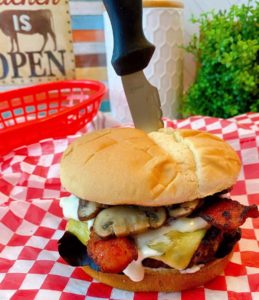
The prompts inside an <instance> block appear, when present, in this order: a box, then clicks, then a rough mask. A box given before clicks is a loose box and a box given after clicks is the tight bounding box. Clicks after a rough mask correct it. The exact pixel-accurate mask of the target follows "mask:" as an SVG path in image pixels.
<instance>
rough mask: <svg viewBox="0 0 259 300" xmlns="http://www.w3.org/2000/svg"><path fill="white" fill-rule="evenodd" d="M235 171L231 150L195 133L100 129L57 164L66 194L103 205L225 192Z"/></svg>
mask: <svg viewBox="0 0 259 300" xmlns="http://www.w3.org/2000/svg"><path fill="white" fill-rule="evenodd" d="M239 171H240V160H239V158H238V156H237V154H236V153H235V151H234V150H233V149H232V148H231V147H230V146H229V145H228V144H227V143H225V142H224V141H223V140H222V139H220V138H218V137H216V136H214V135H212V134H209V133H206V132H201V131H197V130H189V129H187V130H172V129H161V130H159V131H157V132H152V133H150V134H147V133H145V132H143V131H141V130H138V129H134V128H114V129H104V130H101V131H95V132H92V133H89V134H86V135H84V136H82V137H80V138H79V139H77V140H76V141H74V142H73V143H72V144H71V145H70V146H69V147H68V149H67V150H66V151H65V152H64V155H63V157H62V160H61V174H60V175H61V182H62V185H63V186H64V187H65V188H66V189H67V190H68V191H69V192H71V193H72V194H74V195H76V196H78V197H80V198H82V199H86V200H89V201H95V202H99V203H103V204H108V205H118V204H132V205H143V206H162V205H170V204H176V203H181V202H186V201H190V200H193V199H196V198H204V197H205V196H208V195H213V194H215V193H217V192H220V191H223V190H225V189H228V188H230V187H231V186H232V185H233V184H234V183H235V181H236V179H237V176H238V174H239Z"/></svg>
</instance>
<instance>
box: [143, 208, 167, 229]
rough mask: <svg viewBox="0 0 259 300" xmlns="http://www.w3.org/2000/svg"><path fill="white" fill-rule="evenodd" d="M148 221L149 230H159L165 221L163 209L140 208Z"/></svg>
mask: <svg viewBox="0 0 259 300" xmlns="http://www.w3.org/2000/svg"><path fill="white" fill-rule="evenodd" d="M142 209H143V211H144V212H145V213H146V216H147V217H148V219H149V224H150V228H159V227H161V226H162V225H163V224H164V223H165V221H166V217H167V216H166V209H165V208H164V207H145V208H142Z"/></svg>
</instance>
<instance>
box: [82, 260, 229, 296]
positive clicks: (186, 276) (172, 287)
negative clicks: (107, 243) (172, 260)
mask: <svg viewBox="0 0 259 300" xmlns="http://www.w3.org/2000/svg"><path fill="white" fill-rule="evenodd" d="M229 258H230V255H228V256H226V257H224V258H222V259H217V260H215V261H213V262H211V263H209V264H207V265H205V266H204V267H202V268H201V269H200V270H199V271H197V272H195V273H180V272H178V271H176V270H172V269H150V268H145V277H144V279H143V280H142V281H139V282H134V281H132V280H130V279H129V278H128V277H127V276H126V275H121V274H108V273H102V272H97V271H94V270H93V269H91V268H90V267H88V266H87V267H83V270H84V271H85V272H86V273H87V274H88V275H90V276H91V277H93V278H95V279H96V280H98V281H100V282H102V283H105V284H107V285H110V286H112V287H114V288H118V289H122V290H128V291H134V292H139V291H142V292H177V291H182V290H187V289H191V288H194V287H198V286H200V285H203V284H204V283H206V282H208V281H210V280H212V279H213V278H215V277H216V276H218V275H219V274H220V273H222V271H223V270H224V269H225V267H226V265H227V263H228V261H229Z"/></svg>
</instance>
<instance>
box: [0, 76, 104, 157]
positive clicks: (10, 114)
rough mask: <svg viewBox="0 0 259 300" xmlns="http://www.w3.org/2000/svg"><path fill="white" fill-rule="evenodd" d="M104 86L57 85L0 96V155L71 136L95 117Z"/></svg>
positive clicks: (85, 83) (91, 83)
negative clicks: (50, 138) (40, 142)
mask: <svg viewBox="0 0 259 300" xmlns="http://www.w3.org/2000/svg"><path fill="white" fill-rule="evenodd" d="M105 92H106V87H105V85H104V84H102V83H101V82H98V81H92V80H86V81H60V82H51V83H45V84H39V85H34V86H31V87H25V88H21V89H17V90H11V91H7V92H2V93H0V155H3V154H5V153H7V152H8V151H10V150H12V149H14V148H16V147H19V146H22V145H27V144H31V143H33V142H37V141H39V140H41V139H44V138H49V137H53V138H58V137H62V136H66V135H68V134H73V133H75V132H76V131H77V130H79V129H80V128H82V127H83V126H84V125H86V124H87V123H88V122H90V121H91V120H92V119H93V117H94V116H95V115H96V113H97V111H98V109H99V107H100V103H101V100H102V97H103V96H104V94H105Z"/></svg>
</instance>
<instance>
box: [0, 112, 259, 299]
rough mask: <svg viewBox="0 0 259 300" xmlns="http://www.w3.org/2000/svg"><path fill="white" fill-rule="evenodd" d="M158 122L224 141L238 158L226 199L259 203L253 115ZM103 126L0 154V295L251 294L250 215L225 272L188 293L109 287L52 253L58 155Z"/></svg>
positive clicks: (59, 229)
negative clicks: (236, 174) (237, 171)
mask: <svg viewBox="0 0 259 300" xmlns="http://www.w3.org/2000/svg"><path fill="white" fill-rule="evenodd" d="M165 124H166V126H171V127H175V128H194V129H200V130H206V131H209V132H211V133H214V134H216V135H218V136H220V137H222V138H223V139H225V140H226V141H227V142H229V143H230V144H231V145H232V146H233V148H234V149H235V150H236V151H237V153H238V154H239V155H240V157H241V159H242V162H243V169H242V171H241V174H240V176H239V179H238V181H237V183H236V185H235V187H234V189H233V190H232V192H231V194H232V198H233V199H236V200H238V201H240V202H241V203H243V204H253V203H256V204H259V158H258V149H259V114H258V113H257V114H245V115H241V116H238V117H235V118H232V119H229V120H222V119H216V118H210V117H192V118H189V119H185V120H177V121H170V120H165ZM111 126H116V123H115V122H112V120H110V119H107V116H104V115H102V114H99V115H98V116H97V118H96V119H95V121H94V122H93V123H91V124H90V125H88V126H87V128H85V129H84V130H82V131H81V132H79V133H77V134H75V135H73V136H68V137H67V138H63V139H55V140H54V139H47V140H44V141H40V142H39V143H36V144H33V145H30V146H24V147H21V148H19V149H16V150H14V151H13V152H11V153H9V154H7V155H5V156H4V157H1V158H0V300H7V299H8V300H9V299H23V300H30V299H37V300H46V299H49V300H56V299H62V300H66V299H69V300H73V299H75V300H82V299H89V300H93V299H118V300H122V299H125V300H145V299H146V300H166V299H168V300H169V299H174V300H188V299H195V300H203V299H208V300H225V299H243V300H250V299H254V300H255V299H259V251H258V240H259V220H258V219H257V220H251V219H248V220H247V221H246V223H245V224H244V225H243V226H242V232H243V237H242V239H241V241H239V243H238V245H237V246H236V247H235V252H234V255H233V257H232V259H231V262H230V263H229V264H228V266H227V268H226V270H225V272H224V273H223V274H221V275H220V276H218V277H217V278H216V279H215V280H213V281H211V282H210V283H208V284H206V285H205V286H204V287H199V288H196V289H194V290H191V291H184V292H179V293H133V292H126V291H121V290H118V289H113V288H111V287H108V286H106V285H104V284H102V283H99V282H97V281H95V280H93V279H92V278H90V277H89V276H88V275H86V274H85V273H84V272H83V271H82V270H81V268H79V267H76V268H75V267H71V266H69V265H67V264H66V263H65V262H64V261H63V259H61V258H60V256H59V254H58V251H57V241H58V239H59V238H60V237H61V236H62V235H63V232H64V228H65V224H66V221H65V220H64V219H63V217H62V212H61V209H60V207H59V199H60V197H62V196H65V195H67V194H68V193H67V192H65V191H64V190H63V189H62V188H61V186H60V180H59V161H60V157H61V155H62V152H63V151H64V150H65V148H66V147H67V145H68V144H69V143H70V142H71V141H72V140H74V139H75V138H76V137H78V136H79V135H81V134H82V132H86V131H91V130H95V129H99V128H103V127H111ZM1 142H2V143H3V142H4V141H1ZM100 189H101V187H100Z"/></svg>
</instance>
